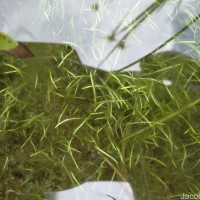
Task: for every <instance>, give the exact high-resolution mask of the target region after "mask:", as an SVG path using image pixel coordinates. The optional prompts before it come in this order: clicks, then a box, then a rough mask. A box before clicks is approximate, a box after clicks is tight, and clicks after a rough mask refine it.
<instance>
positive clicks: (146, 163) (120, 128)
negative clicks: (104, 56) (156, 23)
mask: <svg viewBox="0 0 200 200" xmlns="http://www.w3.org/2000/svg"><path fill="white" fill-rule="evenodd" d="M28 46H29V48H30V49H31V50H32V51H33V53H34V54H35V57H34V58H30V59H16V58H13V57H9V56H7V55H6V56H1V58H0V65H1V68H0V95H1V96H0V101H1V106H0V145H1V149H0V155H1V157H0V166H1V167H0V171H1V175H0V176H1V184H0V196H1V199H30V198H31V199H44V192H47V191H57V190H64V189H67V188H71V187H73V186H76V185H78V184H79V183H81V182H84V181H87V180H120V181H122V179H123V180H127V181H128V182H130V184H131V186H132V188H133V191H134V193H135V196H136V197H137V198H136V199H178V198H180V196H181V195H182V194H183V193H185V194H191V193H198V192H199V189H198V188H199V187H200V185H199V178H200V177H199V160H198V158H199V155H200V151H199V136H200V135H199V130H200V127H199V126H200V125H199V103H200V99H199V87H200V84H199V78H198V77H199V63H198V62H197V61H194V60H191V59H190V58H189V57H187V56H183V55H180V54H177V53H174V52H167V53H165V54H158V55H157V56H150V57H148V58H146V59H145V60H144V61H143V63H142V65H141V66H142V72H141V73H112V72H103V71H99V70H94V69H91V68H87V67H84V66H81V64H77V63H80V60H79V58H78V57H77V54H76V53H75V52H73V51H72V49H71V48H69V47H65V46H60V45H50V44H46V45H45V44H29V45H28ZM69 52H72V53H71V54H70V55H69V56H68V57H67V58H65V60H63V58H64V56H65V55H67V54H68V53H69ZM73 61H76V63H73ZM164 79H168V80H171V83H172V84H171V85H169V86H166V85H165V84H164V83H163V80H164Z"/></svg>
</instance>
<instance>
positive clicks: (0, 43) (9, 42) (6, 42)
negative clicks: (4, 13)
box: [0, 32, 18, 50]
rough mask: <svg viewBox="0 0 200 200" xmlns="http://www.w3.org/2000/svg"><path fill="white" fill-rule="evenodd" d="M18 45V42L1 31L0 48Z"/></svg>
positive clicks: (12, 47) (4, 48)
mask: <svg viewBox="0 0 200 200" xmlns="http://www.w3.org/2000/svg"><path fill="white" fill-rule="evenodd" d="M17 46H18V42H17V41H15V40H14V39H12V38H11V37H10V36H8V35H6V34H5V33H3V32H0V50H10V49H14V48H16V47H17Z"/></svg>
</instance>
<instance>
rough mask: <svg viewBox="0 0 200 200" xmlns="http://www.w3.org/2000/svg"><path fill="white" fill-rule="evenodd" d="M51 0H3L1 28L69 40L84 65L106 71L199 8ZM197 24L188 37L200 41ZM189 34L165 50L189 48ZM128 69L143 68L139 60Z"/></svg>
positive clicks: (194, 4)
mask: <svg viewBox="0 0 200 200" xmlns="http://www.w3.org/2000/svg"><path fill="white" fill-rule="evenodd" d="M50 2H51V1H42V0H36V1H34V2H33V1H31V0H26V1H24V0H17V1H15V2H14V3H13V1H12V0H8V1H3V2H2V3H1V4H2V5H1V21H0V24H2V26H1V31H4V32H6V33H8V34H9V35H11V36H13V37H14V38H15V39H17V40H19V41H26V42H47V43H67V44H69V45H71V46H73V47H74V48H75V49H76V50H77V52H78V55H79V57H80V59H81V61H82V62H83V63H84V64H85V65H89V66H93V67H96V68H100V69H103V70H107V71H108V70H119V69H121V68H123V67H124V66H127V65H129V64H130V63H133V62H134V61H136V60H138V59H140V58H142V57H144V56H145V55H147V54H148V53H150V52H151V51H153V50H154V49H156V48H157V47H158V46H159V45H161V44H163V42H165V41H166V40H167V39H169V38H170V37H171V36H173V35H174V34H175V33H176V32H177V31H179V30H180V29H181V27H183V26H182V25H180V24H178V23H179V21H180V18H181V19H186V18H187V20H192V18H194V17H195V16H197V15H198V14H200V5H199V3H198V1H188V0H183V1H179V0H176V1H166V0H159V1H156V3H153V1H142V0H137V1H132V0H125V1H123V2H121V1H117V0H115V1H107V0H102V1H97V0H95V1H94V0H88V1H81V0H77V1H70V0H66V1H61V0H59V1H56V2H55V1H52V3H50ZM7 5H9V7H8V6H7ZM191 8H192V10H191ZM185 16H186V17H185ZM187 20H186V21H187ZM184 24H185V23H184ZM195 26H196V25H195ZM193 28H194V26H193ZM193 28H191V29H190V31H189V32H190V33H192V34H190V41H191V42H192V41H196V44H197V43H198V41H199V36H198V34H197V32H196V31H195V30H193ZM108 36H109V39H108ZM185 37H186V38H185ZM187 38H188V32H186V33H184V34H182V35H181V36H180V37H179V38H178V39H177V40H179V44H177V40H176V41H175V42H174V41H173V42H171V43H169V44H168V45H167V46H165V47H164V48H163V49H162V51H166V50H176V51H179V52H182V53H185V50H186V49H188V43H187V44H184V48H183V44H181V43H182V40H183V39H184V40H187ZM187 41H188V40H187ZM190 46H191V45H190ZM190 48H191V47H190ZM189 53H190V54H191V52H189ZM128 70H129V71H130V70H131V71H132V70H134V71H139V70H140V65H139V63H135V65H134V66H131V67H130V68H128Z"/></svg>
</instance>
